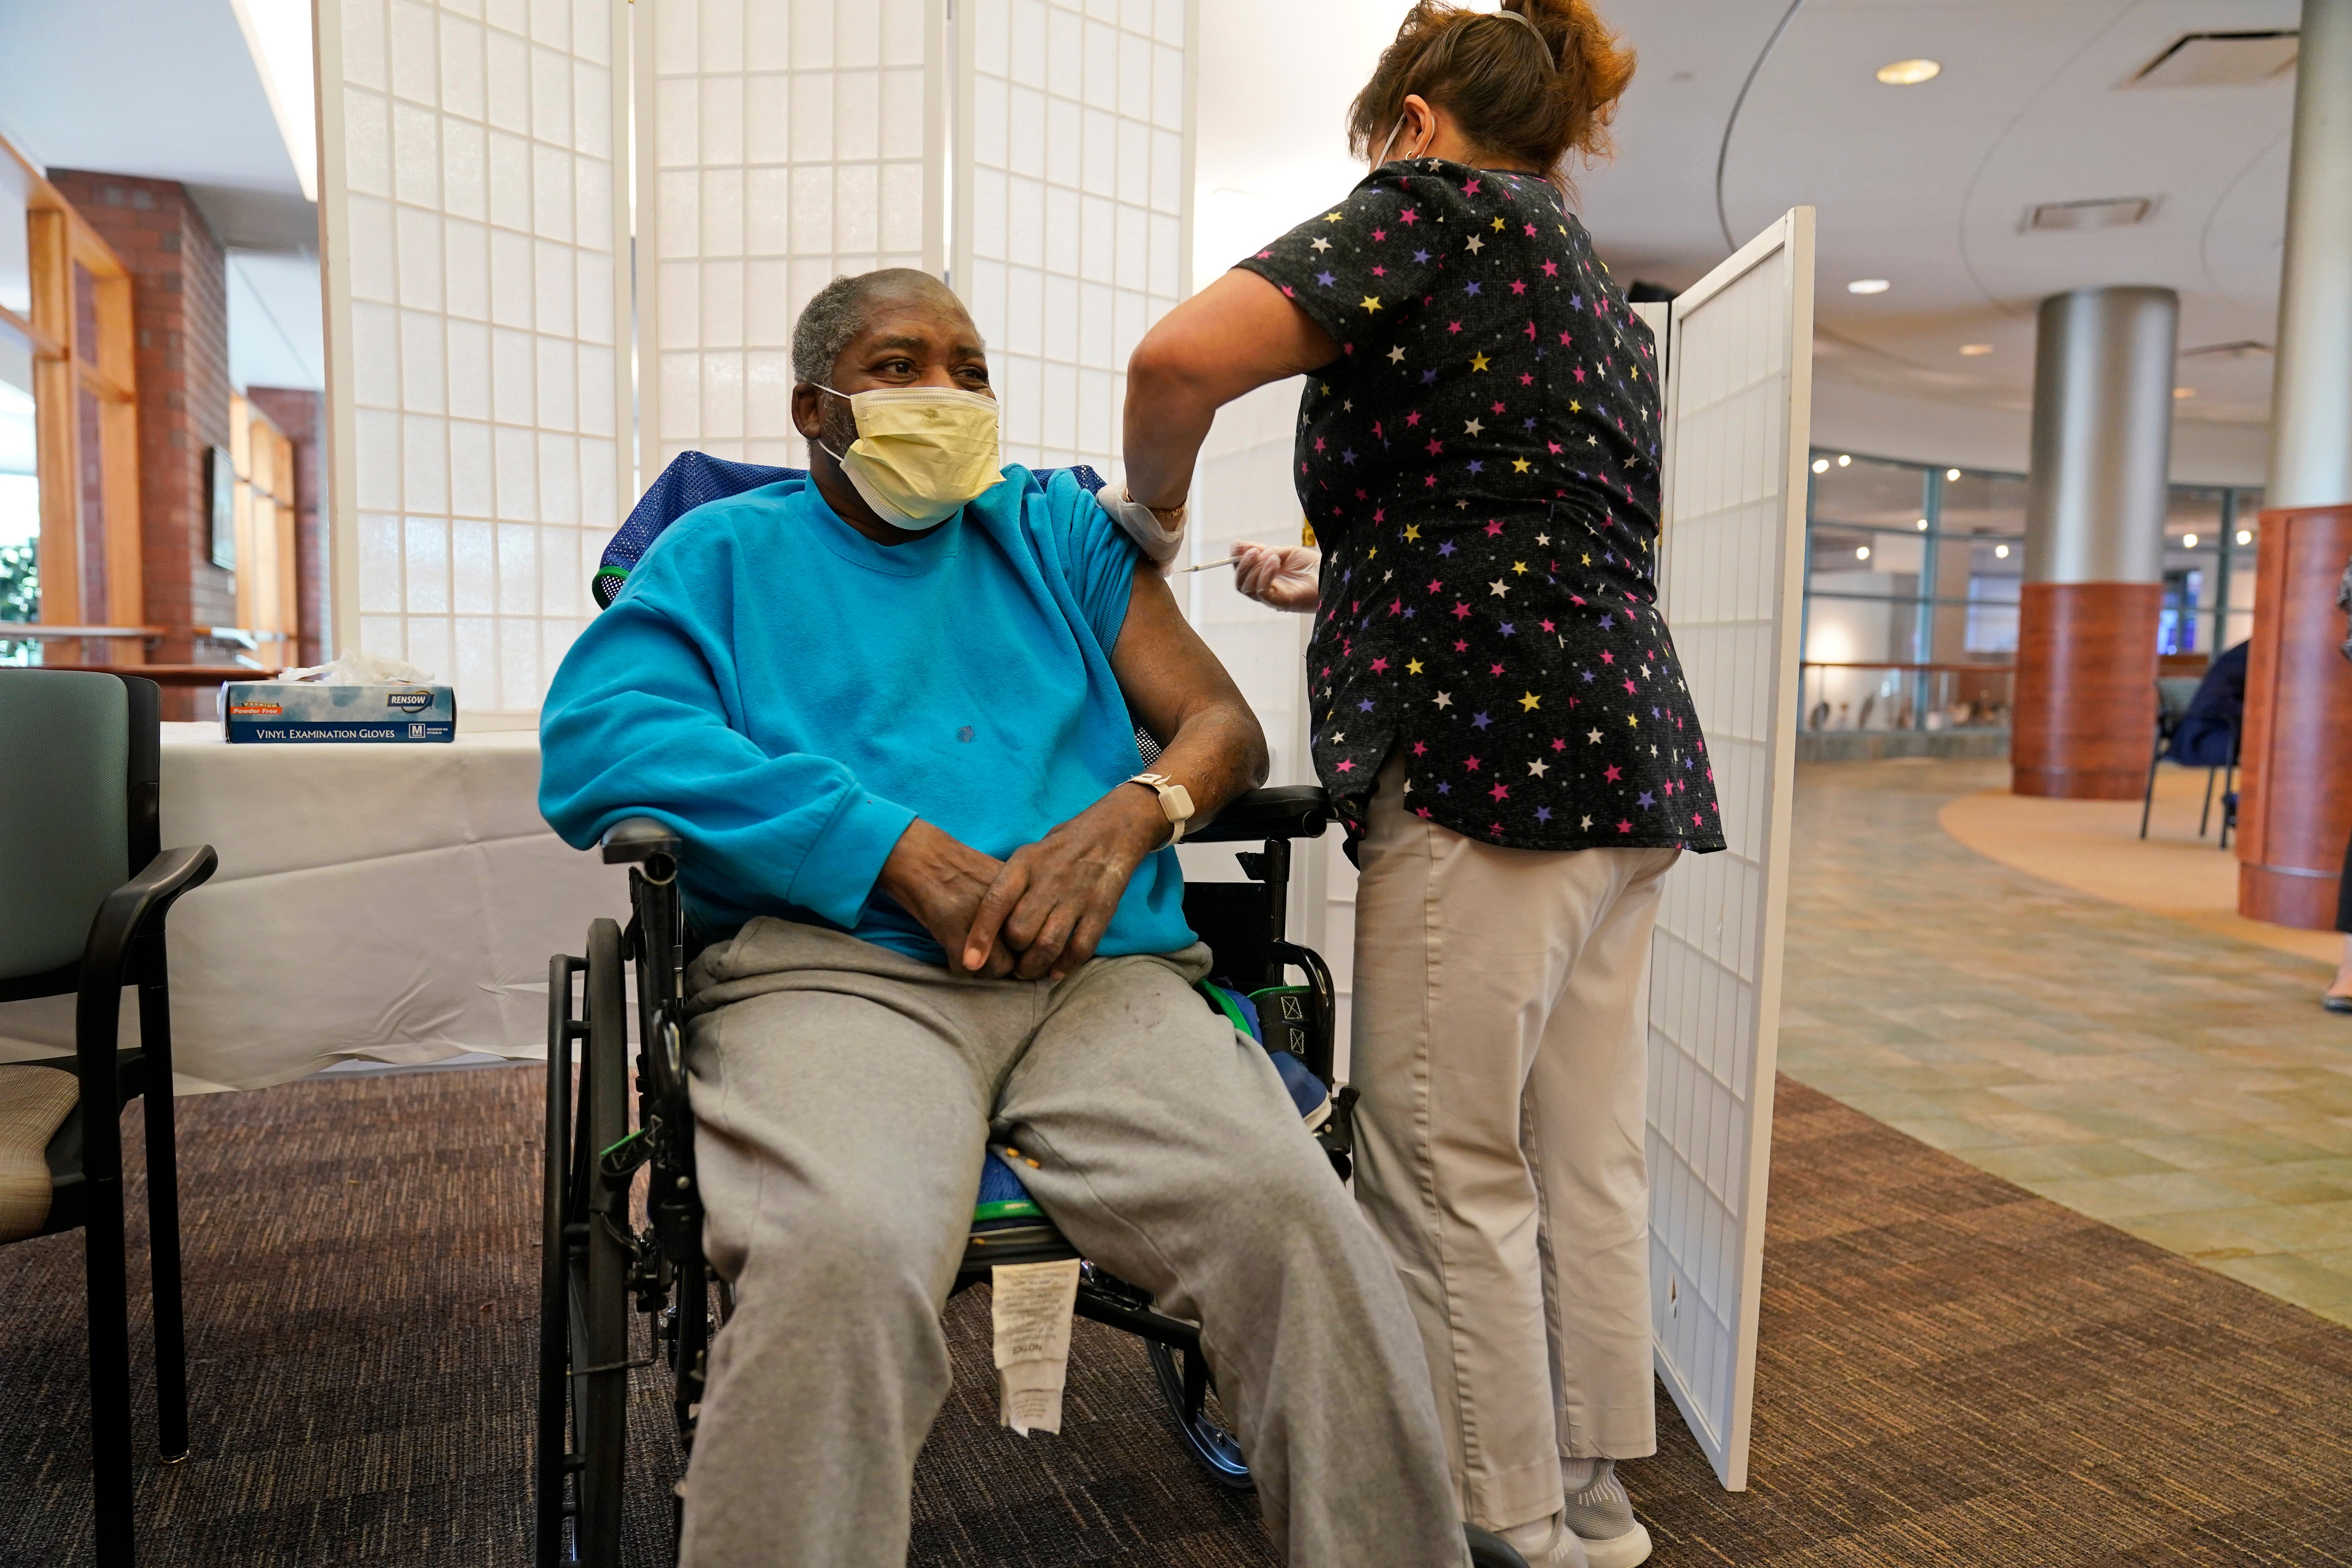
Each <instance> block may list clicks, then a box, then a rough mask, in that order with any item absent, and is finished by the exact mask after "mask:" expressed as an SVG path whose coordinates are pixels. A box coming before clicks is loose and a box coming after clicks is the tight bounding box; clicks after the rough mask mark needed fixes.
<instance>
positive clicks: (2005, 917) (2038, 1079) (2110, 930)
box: [1780, 760, 2352, 1324]
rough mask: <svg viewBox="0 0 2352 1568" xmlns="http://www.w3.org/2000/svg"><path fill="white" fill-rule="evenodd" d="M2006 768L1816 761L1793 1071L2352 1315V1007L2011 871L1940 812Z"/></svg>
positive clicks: (1806, 814)
mask: <svg viewBox="0 0 2352 1568" xmlns="http://www.w3.org/2000/svg"><path fill="white" fill-rule="evenodd" d="M2006 775H2007V769H2006V766H2005V764H2002V763H1979V762H1928V761H1924V760H1923V761H1913V762H1886V763H1823V764H1818V765H1815V766H1811V767H1808V768H1804V769H1801V771H1800V773H1799V775H1798V788H1797V840H1796V843H1797V858H1796V862H1795V877H1794V880H1793V883H1792V885H1791V889H1790V907H1789V948H1788V989H1787V1002H1786V1005H1785V1007H1784V1009H1783V1012H1782V1016H1781V1034H1780V1067H1781V1068H1782V1070H1784V1071H1786V1072H1788V1073H1789V1074H1790V1075H1791V1076H1792V1077H1794V1078H1796V1079H1800V1080H1801V1081H1802V1082H1805V1083H1808V1084H1811V1085H1812V1086H1813V1087H1814V1088H1816V1089H1821V1090H1822V1091H1823V1092H1825V1093H1827V1094H1829V1095H1831V1096H1832V1097H1833V1098H1835V1099H1837V1100H1843V1101H1844V1102H1845V1103H1846V1104H1848V1105H1851V1106H1853V1107H1854V1108H1855V1109H1857V1110H1862V1111H1864V1112H1865V1113H1867V1114H1869V1115H1872V1116H1874V1117H1877V1118H1878V1119H1880V1120H1881V1121H1887V1122H1890V1123H1892V1124H1893V1125H1895V1126H1896V1127H1899V1128H1901V1129H1902V1130H1903V1131H1906V1132H1909V1133H1911V1134H1913V1135H1914V1136H1916V1137H1918V1138H1920V1139H1922V1140H1924V1141H1925V1142H1928V1143H1931V1144H1933V1145H1935V1146H1936V1147H1937V1148H1939V1149H1945V1150H1948V1151H1950V1152H1953V1153H1955V1154H1958V1155H1959V1156H1960V1157H1961V1158H1963V1159H1966V1160H1969V1161H1970V1162H1971V1163H1975V1164H1977V1165H1979V1166H1981V1167H1982V1168H1984V1169H1985V1170H1988V1171H1990V1172H1992V1173H1995V1174H1997V1175H2000V1176H2004V1177H2007V1178H2008V1179H2010V1180H2011V1181H2014V1182H2016V1183H2018V1184H2020V1185H2021V1186H2024V1187H2027V1188H2030V1189H2032V1191H2033V1192H2036V1193H2039V1194H2042V1195H2043V1196H2045V1197H2048V1198H2051V1199H2053V1200H2054V1201H2056V1202H2058V1203H2062V1204H2064V1205H2067V1206H2069V1207H2071V1208H2074V1209H2075V1210H2077V1211H2079V1212H2081V1213H2083V1214H2086V1215H2091V1216H2093V1217H2095V1218H2097V1219H2102V1220H2105V1221H2107V1222H2109V1223H2111V1224H2113V1225H2116V1226H2119V1227H2121V1228H2122V1229H2124V1230H2126V1231H2129V1232H2131V1233H2132V1234H2133V1235H2135V1236H2138V1237H2144V1238H2145V1239H2147V1240H2148V1241H2151V1242H2154V1243H2156V1244H2157V1245H2158V1246H2160V1247H2167V1248H2169V1249H2170V1250H2172V1251H2175V1252H2179V1253H2181V1254H2184V1255H2186V1256H2188V1257H2190V1258H2195V1259H2197V1260H2198V1261H2199V1262H2200V1263H2203V1264H2205V1265H2207V1266H2208V1267H2210V1268H2215V1269H2218V1270H2220V1271H2221V1272H2222V1273H2224V1274H2228V1275H2230V1276H2231V1277H2233V1278H2235V1279H2242V1280H2244V1281H2245V1282H2247V1283H2248V1284H2251V1285H2253V1286H2256V1287H2258V1288H2260V1289H2263V1290H2267V1291H2269V1292H2271V1293H2272V1294H2273V1295H2277V1296H2281V1297H2284V1298H2285V1299H2286V1300H2290V1301H2294V1302H2295V1303H2297V1304H2299V1305H2302V1306H2305V1307H2307V1308H2310V1309H2311V1310H2314V1311H2316V1312H2318V1313H2320V1314H2322V1315H2323V1316H2326V1317H2328V1318H2331V1319H2334V1320H2335V1321H2338V1322H2342V1323H2347V1324H2352V1017H2341V1016H2335V1015H2331V1014H2327V1013H2324V1012H2322V1011H2321V1010H2320V1008H2319V1007H2318V1005H2317V997H2318V994H2319V992H2320V990H2321V988H2322V987H2323V985H2324V984H2326V979H2327V973H2328V972H2327V970H2326V968H2325V967H2324V966H2321V965H2318V964H2315V963H2312V962H2310V961H2309V960H2307V959H2300V958H2296V957H2294V956H2291V955H2289V954H2286V953H2282V952H2273V951H2271V950H2268V949H2265V948H2263V947H2258V946H2255V945H2253V944H2252V943H2249V942H2241V941H2236V940H2233V939H2231V938H2229V937H2226V936H2222V935H2218V934H2216V933H2214V932H2212V931H2208V930H2204V929H2200V927H2198V926H2195V925H2192V924H2189V923H2187V922H2186V921H2179V920H2174V919H2170V918H2168V917H2166V916H2163V915H2158V914H2151V913H2147V912H2143V911H2141V910H2133V909H2126V908H2124V907H2121V906H2119V905H2116V904H2111V903H2106V902H2102V901H2100V900H2095V899H2092V898H2088V897H2085V896H2084V895H2083V894H2080V893H2076V892H2073V891H2070V890H2068V889H2064V888H2062V887H2059V886H2057V885H2056V884H2054V883H2051V882H2046V881H2042V880H2041V879H2038V878H2035V877H2032V876H2030V875H2028V874H2026V873H2024V872H2022V871H2019V870H2015V869H2011V868H2009V867H2007V866H2002V865H1999V864H1996V863H1995V862H1993V861H1991V860H1989V859H1986V858H1983V857H1981V856H1979V855H1977V854H1975V853H1973V852H1972V851H1970V850H1969V849H1967V848H1965V847H1962V846H1961V845H1960V844H1959V843H1958V842H1957V841H1955V840H1954V839H1953V838H1951V837H1949V836H1948V835H1947V834H1946V833H1945V832H1943V830H1942V829H1941V828H1940V827H1939V826H1937V808H1938V807H1939V806H1940V805H1942V804H1943V803H1944V802H1946V801H1948V800H1949V799H1951V798H1953V797H1954V796H1956V795H1962V794H1966V793H1968V792H1970V791H1975V790H1982V789H1988V788H1994V787H1999V786H2000V784H2003V783H2005V781H2006Z"/></svg>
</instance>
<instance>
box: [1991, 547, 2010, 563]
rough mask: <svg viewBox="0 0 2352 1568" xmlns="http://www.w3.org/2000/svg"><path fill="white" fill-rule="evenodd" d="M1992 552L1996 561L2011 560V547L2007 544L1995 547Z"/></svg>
mask: <svg viewBox="0 0 2352 1568" xmlns="http://www.w3.org/2000/svg"><path fill="white" fill-rule="evenodd" d="M1992 552H1993V556H1994V558H1995V559H1996V560H2000V561H2006V560H2008V559H2009V546H2008V545H2006V544H1996V545H1994V546H1993V547H1992Z"/></svg>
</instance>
